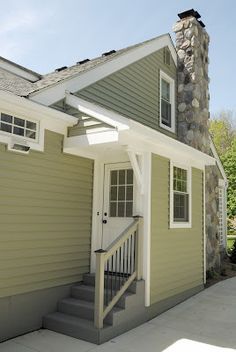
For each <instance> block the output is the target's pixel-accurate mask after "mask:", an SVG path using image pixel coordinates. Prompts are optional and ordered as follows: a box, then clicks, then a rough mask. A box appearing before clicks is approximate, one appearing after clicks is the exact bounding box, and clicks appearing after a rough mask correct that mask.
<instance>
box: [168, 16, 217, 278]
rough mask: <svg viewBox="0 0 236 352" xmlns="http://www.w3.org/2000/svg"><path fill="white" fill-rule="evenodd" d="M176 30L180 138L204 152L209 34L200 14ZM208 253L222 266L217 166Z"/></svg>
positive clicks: (209, 192) (210, 184) (213, 264)
mask: <svg viewBox="0 0 236 352" xmlns="http://www.w3.org/2000/svg"><path fill="white" fill-rule="evenodd" d="M173 30H174V32H175V33H176V50H177V58H178V67H177V69H178V84H177V86H178V95H177V96H178V102H177V104H178V139H179V140H180V141H181V142H183V143H185V144H188V145H190V146H191V147H193V148H196V149H198V150H200V151H202V152H204V153H207V154H211V152H210V138H209V130H208V119H209V98H210V96H209V88H208V86H209V77H208V64H209V59H208V46H209V35H208V34H207V32H206V30H205V29H204V28H203V26H202V24H201V23H199V21H198V20H197V18H196V17H194V15H193V16H189V17H185V18H183V19H181V20H180V21H178V22H177V23H176V24H175V25H174V28H173ZM205 179H206V190H205V191H206V193H205V206H206V237H207V238H206V255H207V270H208V271H209V272H211V271H212V270H213V271H214V270H215V271H219V270H220V255H219V240H218V213H217V202H218V181H219V178H218V174H217V169H216V167H215V166H209V167H207V168H206V174H205Z"/></svg>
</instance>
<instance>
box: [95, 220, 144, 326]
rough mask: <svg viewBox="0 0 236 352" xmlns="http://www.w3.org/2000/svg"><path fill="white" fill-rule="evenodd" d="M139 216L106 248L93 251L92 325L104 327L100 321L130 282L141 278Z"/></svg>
mask: <svg viewBox="0 0 236 352" xmlns="http://www.w3.org/2000/svg"><path fill="white" fill-rule="evenodd" d="M141 222H142V217H139V216H136V217H134V221H133V222H132V224H131V225H129V226H128V227H127V228H126V229H125V230H124V231H123V232H122V233H121V234H120V235H119V237H118V238H117V239H116V240H115V241H113V242H112V243H111V244H110V245H109V246H108V247H107V249H106V250H103V249H99V250H97V251H95V253H96V275H95V309H94V325H95V327H96V328H98V329H101V328H102V327H103V321H104V319H105V317H106V316H107V314H108V313H109V312H110V311H111V309H112V308H113V307H114V305H115V304H116V303H117V302H118V300H119V299H120V298H121V296H122V295H123V294H124V292H125V291H126V290H127V289H128V287H129V286H130V284H131V283H132V282H133V281H134V280H135V279H136V278H137V280H140V279H141V248H142V243H141V235H140V231H139V230H140V225H141Z"/></svg>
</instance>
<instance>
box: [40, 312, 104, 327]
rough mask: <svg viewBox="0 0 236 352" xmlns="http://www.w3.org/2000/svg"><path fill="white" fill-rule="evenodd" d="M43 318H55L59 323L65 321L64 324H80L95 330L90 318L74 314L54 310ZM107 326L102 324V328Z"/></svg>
mask: <svg viewBox="0 0 236 352" xmlns="http://www.w3.org/2000/svg"><path fill="white" fill-rule="evenodd" d="M45 319H50V320H56V321H58V322H61V323H66V324H73V325H77V326H78V327H79V326H82V327H83V328H87V329H90V330H94V331H95V330H97V329H96V328H95V326H94V322H93V321H92V320H88V319H84V318H80V317H77V316H74V315H69V314H65V313H61V312H55V313H50V314H48V315H46V317H45ZM105 327H109V325H107V324H104V328H105Z"/></svg>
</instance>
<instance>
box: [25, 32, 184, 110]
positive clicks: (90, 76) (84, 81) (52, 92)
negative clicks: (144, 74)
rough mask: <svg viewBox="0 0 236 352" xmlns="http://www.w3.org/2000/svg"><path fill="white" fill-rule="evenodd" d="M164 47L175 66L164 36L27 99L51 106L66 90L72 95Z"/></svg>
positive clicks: (167, 36) (166, 38)
mask: <svg viewBox="0 0 236 352" xmlns="http://www.w3.org/2000/svg"><path fill="white" fill-rule="evenodd" d="M165 46H168V47H169V50H170V52H171V54H172V58H173V60H174V62H175V65H177V54H176V51H175V48H174V45H173V43H172V40H171V38H170V35H169V34H164V35H162V36H160V37H158V38H155V39H153V40H151V41H149V42H147V43H146V44H143V45H140V46H137V47H134V48H131V49H130V50H128V51H126V52H124V53H123V54H120V55H118V56H117V57H114V58H111V60H109V61H106V62H104V63H103V64H100V65H98V66H96V67H94V68H91V69H90V70H89V71H86V72H84V73H83V72H82V73H79V74H78V75H76V76H75V77H72V78H67V79H64V80H63V81H60V82H57V83H55V85H53V86H50V87H45V88H44V89H42V90H40V91H38V92H33V93H31V94H30V95H29V99H31V100H33V101H37V102H39V103H41V104H44V105H51V104H53V103H55V102H57V101H59V100H61V99H63V98H64V96H65V91H66V90H67V91H70V92H73V93H74V92H77V91H79V90H81V89H83V88H85V87H87V86H89V85H90V84H93V83H95V82H97V81H98V80H100V79H103V78H104V77H106V76H108V75H110V74H112V73H114V72H116V71H118V70H121V69H122V68H124V67H126V66H128V65H130V64H132V63H134V62H136V61H138V60H140V59H142V58H144V57H146V56H148V55H150V54H153V53H154V52H155V51H158V50H160V49H162V48H164V47H165Z"/></svg>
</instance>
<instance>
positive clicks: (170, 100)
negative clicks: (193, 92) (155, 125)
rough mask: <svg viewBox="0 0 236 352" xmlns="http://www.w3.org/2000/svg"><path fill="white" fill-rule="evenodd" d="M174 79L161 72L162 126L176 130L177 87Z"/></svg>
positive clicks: (172, 130)
mask: <svg viewBox="0 0 236 352" xmlns="http://www.w3.org/2000/svg"><path fill="white" fill-rule="evenodd" d="M174 86H175V84H174V80H173V79H172V78H171V77H169V76H168V75H167V74H165V73H164V72H162V71H161V72H160V126H161V127H162V128H165V129H167V130H169V131H171V132H175V88H174Z"/></svg>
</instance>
